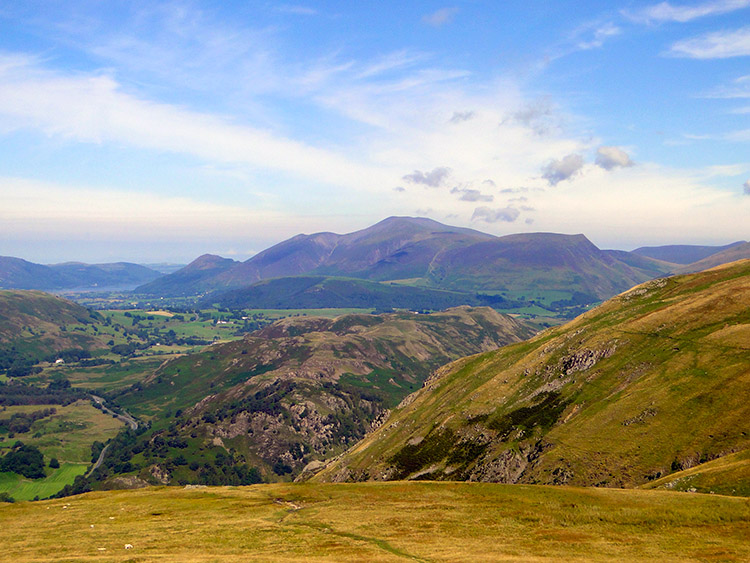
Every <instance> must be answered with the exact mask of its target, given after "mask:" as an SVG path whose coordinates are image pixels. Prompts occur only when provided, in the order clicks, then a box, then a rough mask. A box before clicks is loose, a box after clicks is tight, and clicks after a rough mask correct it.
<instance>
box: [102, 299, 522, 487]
mask: <svg viewBox="0 0 750 563" xmlns="http://www.w3.org/2000/svg"><path fill="white" fill-rule="evenodd" d="M533 332H534V331H533V330H532V329H530V328H529V327H528V326H527V325H525V324H524V323H523V322H522V321H520V320H517V319H514V318H512V317H509V316H507V315H500V314H499V313H497V312H495V311H494V310H492V309H489V308H477V309H471V308H468V307H460V308H455V309H449V310H447V311H444V312H441V313H433V314H429V315H417V314H413V313H393V314H386V315H343V316H340V317H337V318H336V319H324V318H316V317H293V318H287V319H283V320H280V321H277V322H276V323H274V324H272V325H269V326H267V327H265V328H264V329H262V330H260V331H258V332H255V333H252V334H250V335H248V336H246V337H245V339H244V340H240V341H235V342H229V343H225V344H216V345H214V346H211V347H209V348H207V349H206V350H205V351H203V352H201V353H198V354H192V355H188V356H183V357H180V358H176V359H174V360H172V361H170V362H165V364H164V365H162V366H161V367H160V368H159V369H158V370H156V372H155V373H153V375H152V376H150V377H148V378H147V379H146V380H145V381H143V382H140V383H138V384H136V385H135V386H133V387H132V388H130V389H128V390H126V391H124V392H123V393H120V394H119V395H116V394H111V395H110V396H109V397H110V398H111V399H112V400H113V401H114V402H116V403H117V404H119V405H120V406H122V407H124V408H126V409H127V410H128V412H131V413H133V414H135V415H137V416H138V415H148V416H149V418H150V419H151V420H152V421H153V422H154V423H153V426H152V430H151V431H149V432H147V433H146V434H143V435H142V436H139V437H138V439H137V441H136V440H130V441H121V442H120V443H118V444H116V445H113V446H112V449H111V450H110V454H111V455H110V456H108V458H109V460H110V461H109V462H108V464H107V465H106V467H104V468H102V470H101V471H99V472H98V473H97V474H95V478H96V479H97V480H99V481H108V480H109V482H112V483H116V482H117V481H118V480H121V479H122V477H121V476H119V475H118V474H123V473H125V474H130V477H128V478H129V479H132V478H133V477H137V478H138V479H145V480H147V481H151V480H153V476H154V475H157V474H158V475H161V477H159V479H161V480H162V482H171V483H174V484H177V483H191V482H200V483H210V484H228V483H231V482H233V481H232V479H233V477H232V471H234V470H233V469H232V466H233V465H234V464H235V463H236V464H237V465H239V466H242V467H244V470H245V471H246V470H247V468H248V466H253V467H256V468H258V469H260V471H261V473H262V474H263V476H264V477H265V478H266V479H270V480H278V479H284V478H285V476H287V477H286V478H287V479H288V476H289V475H290V474H291V475H292V476H293V475H296V474H298V473H299V472H300V471H301V470H302V468H303V467H305V465H307V464H308V463H310V462H316V461H319V460H322V459H326V458H328V457H330V456H332V455H336V454H337V453H340V452H341V451H342V450H343V449H345V448H346V447H347V446H348V445H351V444H353V443H355V442H356V441H357V440H358V439H359V438H361V437H362V436H364V434H365V433H366V432H367V431H368V430H369V429H370V428H371V425H372V424H374V423H375V424H376V423H377V420H378V419H380V418H382V417H383V416H384V415H385V413H386V412H387V410H388V409H389V408H392V407H393V406H395V405H396V404H398V403H399V401H401V400H402V399H403V398H404V397H406V396H407V395H408V394H409V393H410V392H411V391H413V390H416V389H418V388H419V387H420V386H421V385H422V382H423V381H424V380H425V379H426V378H427V377H428V375H429V374H430V373H431V372H432V371H433V370H434V369H436V368H437V367H438V366H440V365H441V364H443V363H445V362H447V361H450V360H452V359H456V358H459V357H462V356H466V355H468V354H475V353H477V352H482V351H486V350H492V349H494V348H496V347H497V346H500V345H503V344H507V343H511V342H519V341H520V340H522V339H524V338H527V337H529V336H531V335H532V334H533ZM167 426H168V427H169V428H168V429H167ZM156 450H159V455H158V456H152V452H154V451H156ZM227 452H231V453H230V454H227ZM225 454H226V455H225ZM219 459H221V460H222V461H221V463H220V462H219ZM182 460H190V461H194V462H195V463H194V464H193V463H190V464H188V463H185V462H183V461H182ZM123 462H127V463H123Z"/></svg>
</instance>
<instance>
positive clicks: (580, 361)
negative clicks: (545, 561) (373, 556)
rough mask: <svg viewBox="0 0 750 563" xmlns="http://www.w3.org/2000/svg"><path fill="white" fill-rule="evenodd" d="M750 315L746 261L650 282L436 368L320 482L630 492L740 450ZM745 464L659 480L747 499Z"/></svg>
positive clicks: (749, 486)
mask: <svg viewBox="0 0 750 563" xmlns="http://www.w3.org/2000/svg"><path fill="white" fill-rule="evenodd" d="M749 310H750V260H744V261H740V262H735V263H732V264H728V265H724V266H720V267H717V268H715V269H712V270H708V271H705V272H701V273H698V274H691V275H686V276H674V277H671V278H661V279H658V280H653V281H650V282H646V283H645V284H642V285H639V286H637V287H635V288H633V289H631V290H630V291H627V292H625V293H623V294H621V295H618V296H617V297H614V298H613V299H611V300H609V301H607V302H605V303H604V304H603V305H601V306H599V307H597V308H596V309H593V310H591V311H589V312H587V313H586V314H584V315H581V316H580V317H578V318H577V319H575V320H573V321H571V322H570V323H568V324H566V325H563V326H560V327H556V328H553V329H549V330H546V331H544V332H542V333H540V334H539V335H537V336H536V337H535V338H533V339H531V340H529V341H526V342H523V343H521V344H516V345H510V346H506V347H504V348H501V349H499V350H496V351H493V352H488V353H485V354H480V355H477V356H472V357H468V358H464V359H462V360H459V361H457V362H454V363H453V364H449V365H447V366H445V367H443V368H441V369H440V370H438V372H437V373H436V374H435V375H434V376H432V377H431V378H430V379H428V380H427V381H426V382H425V385H424V386H423V387H422V389H420V390H419V391H417V392H416V393H414V394H412V395H410V396H409V397H407V398H406V399H405V400H404V401H403V402H402V403H401V405H400V406H399V407H398V408H397V409H395V410H394V411H393V412H392V413H391V415H390V416H389V418H388V419H387V420H386V421H385V422H384V423H383V424H382V425H381V426H380V427H379V428H378V429H377V430H375V431H374V432H372V433H371V434H369V435H368V436H367V437H365V439H364V440H363V441H362V442H360V443H359V444H357V445H356V446H355V447H354V448H352V449H350V450H349V451H348V452H347V453H345V454H344V455H343V456H339V457H338V458H337V459H335V460H333V461H332V462H331V463H330V464H329V465H328V466H327V467H326V468H325V469H323V470H322V471H321V472H320V473H319V474H318V475H316V476H315V479H316V480H323V481H342V480H348V481H360V480H368V479H369V480H400V479H423V480H449V481H455V480H469V481H493V482H504V483H539V484H567V485H577V486H605V487H607V486H608V487H634V486H641V485H645V484H646V483H649V482H650V481H656V480H657V479H659V478H662V477H664V476H665V475H669V474H673V473H676V472H679V471H682V470H685V469H689V468H694V467H696V466H700V464H702V463H704V462H708V461H710V460H714V459H716V460H719V459H722V458H724V456H730V455H731V454H734V453H736V452H742V451H748V450H749V449H750V402H748V393H747V390H748V386H749V385H750V369H749V368H750V357H749V356H748V351H749V350H750V324H748V311H749ZM746 459H747V456H746V455H745V456H742V458H741V459H738V458H737V457H736V456H735V457H734V458H729V457H728V458H727V462H726V463H719V462H718V461H717V464H714V465H713V466H711V467H710V468H709V467H707V468H706V474H705V475H704V476H702V477H700V476H697V475H692V474H691V475H686V474H684V473H676V474H675V475H674V477H668V478H667V479H663V480H662V481H660V482H659V484H660V485H662V486H665V485H666V484H671V485H669V486H672V487H674V488H678V489H679V488H683V489H685V488H689V487H693V488H692V489H691V490H695V487H701V486H702V487H705V488H704V489H703V490H704V491H705V492H709V491H710V492H714V490H716V491H718V492H725V493H728V494H743V491H750V481H749V480H748V476H750V473H749V472H748V465H747V464H745V463H744V462H742V460H746ZM693 473H695V472H693ZM685 479H687V480H685ZM691 479H695V480H693V481H691ZM681 480H683V481H684V483H682V484H680V483H679V482H680V481H681ZM714 487H716V489H714Z"/></svg>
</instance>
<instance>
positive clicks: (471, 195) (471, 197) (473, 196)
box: [451, 186, 495, 202]
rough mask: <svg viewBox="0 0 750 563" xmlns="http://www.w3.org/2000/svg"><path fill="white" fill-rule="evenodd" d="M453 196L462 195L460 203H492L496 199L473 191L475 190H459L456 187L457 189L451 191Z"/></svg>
mask: <svg viewBox="0 0 750 563" xmlns="http://www.w3.org/2000/svg"><path fill="white" fill-rule="evenodd" d="M451 193H452V194H461V195H460V196H459V198H458V199H459V200H460V201H486V202H490V201H493V200H494V199H495V197H494V196H492V195H490V194H483V193H482V192H481V191H479V190H476V189H473V188H459V187H458V186H456V187H455V188H452V189H451Z"/></svg>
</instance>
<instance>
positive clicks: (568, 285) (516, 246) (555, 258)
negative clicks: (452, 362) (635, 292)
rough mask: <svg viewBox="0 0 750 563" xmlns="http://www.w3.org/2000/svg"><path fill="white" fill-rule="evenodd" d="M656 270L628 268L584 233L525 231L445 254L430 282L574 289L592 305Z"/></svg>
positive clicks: (437, 260) (491, 287) (474, 287)
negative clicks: (587, 297)
mask: <svg viewBox="0 0 750 563" xmlns="http://www.w3.org/2000/svg"><path fill="white" fill-rule="evenodd" d="M655 266H656V265H655V264H654V263H651V264H649V267H650V268H651V270H649V271H644V270H643V269H642V268H640V267H638V266H631V265H629V264H627V263H625V262H623V261H622V260H620V259H618V258H617V256H616V255H613V254H611V253H608V252H605V251H603V250H600V249H599V248H597V247H596V246H595V245H594V244H592V243H591V241H589V240H588V239H587V238H586V237H585V236H583V235H560V234H553V233H529V234H518V235H508V236H504V237H498V238H493V239H491V240H488V241H484V242H479V243H475V244H472V245H471V246H468V247H465V248H454V249H451V250H447V251H445V252H443V253H442V254H441V255H440V256H437V257H436V258H435V260H434V261H433V264H432V268H431V271H430V272H429V279H430V282H431V285H433V286H435V287H444V288H448V289H459V288H463V289H472V290H477V289H481V290H495V291H498V290H519V289H524V290H531V291H533V290H541V289H556V290H562V291H571V292H573V291H579V292H582V293H586V294H587V295H589V296H591V297H592V299H591V301H595V300H596V299H603V298H606V297H611V296H612V295H614V294H616V293H619V292H620V291H623V290H625V289H627V288H629V287H632V286H633V285H635V284H636V283H640V282H642V281H645V280H646V279H650V278H651V277H652V273H653V271H652V270H654V269H655Z"/></svg>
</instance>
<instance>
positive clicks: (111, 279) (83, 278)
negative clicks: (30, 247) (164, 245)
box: [50, 262, 163, 289]
mask: <svg viewBox="0 0 750 563" xmlns="http://www.w3.org/2000/svg"><path fill="white" fill-rule="evenodd" d="M50 268H52V269H53V270H54V271H55V272H58V273H59V274H61V275H62V277H63V279H64V280H65V286H63V287H72V288H86V287H99V288H106V287H112V288H115V287H127V288H130V289H132V288H134V287H136V286H137V285H140V284H142V283H144V282H149V281H151V280H154V279H156V278H159V277H161V276H162V275H163V274H162V273H161V272H157V271H156V270H152V269H151V268H147V267H146V266H141V265H140V264H131V263H129V262H115V263H112V264H83V263H81V262H65V263H63V264H53V265H51V266H50Z"/></svg>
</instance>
